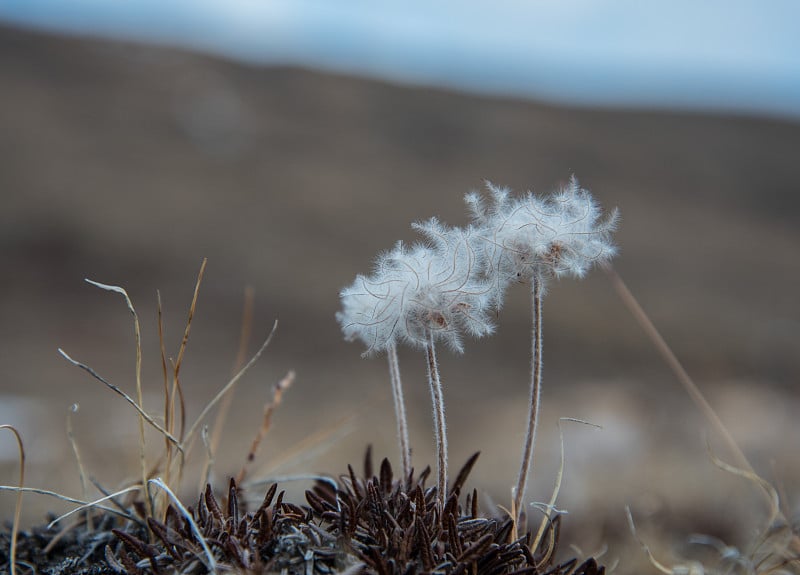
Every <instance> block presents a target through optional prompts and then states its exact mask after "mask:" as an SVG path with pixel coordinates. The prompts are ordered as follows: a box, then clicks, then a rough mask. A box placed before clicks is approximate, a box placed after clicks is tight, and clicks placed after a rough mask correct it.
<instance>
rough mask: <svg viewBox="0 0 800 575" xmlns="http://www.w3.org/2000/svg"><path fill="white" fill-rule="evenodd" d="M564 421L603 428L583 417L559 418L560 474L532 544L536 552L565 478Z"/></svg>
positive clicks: (532, 549) (533, 551)
mask: <svg viewBox="0 0 800 575" xmlns="http://www.w3.org/2000/svg"><path fill="white" fill-rule="evenodd" d="M562 421H571V422H573V423H582V424H583V425H588V426H590V427H596V428H598V429H602V427H600V426H599V425H597V424H595V423H590V422H588V421H584V420H583V419H575V418H573V417H560V418H559V419H558V423H557V425H558V437H559V440H560V442H561V461H560V463H559V465H558V474H557V475H556V484H555V487H554V488H553V494H552V496H551V497H550V502H549V503H548V504H547V507H546V508H545V511H544V517H542V522H541V523H540V524H539V530H538V531H537V532H536V537H535V538H534V540H533V543H532V544H531V546H530V549H531V552H532V553H535V552H536V550H537V549H538V548H539V544H540V543H541V542H542V538H543V537H544V531H545V529H547V525H548V524H549V523H550V517H551V515H552V514H553V510H555V508H556V500H557V499H558V494H559V492H560V491H561V481H562V480H563V479H564V464H565V462H566V457H565V451H564V430H563V429H562V427H561V422H562Z"/></svg>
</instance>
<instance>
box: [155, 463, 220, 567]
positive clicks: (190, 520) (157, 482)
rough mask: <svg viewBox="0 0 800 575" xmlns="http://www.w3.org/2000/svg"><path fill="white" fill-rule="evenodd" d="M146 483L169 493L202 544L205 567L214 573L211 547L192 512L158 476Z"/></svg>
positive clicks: (215, 562)
mask: <svg viewBox="0 0 800 575" xmlns="http://www.w3.org/2000/svg"><path fill="white" fill-rule="evenodd" d="M148 483H152V484H154V485H156V486H158V487H160V488H161V489H163V490H164V491H165V492H166V493H167V495H169V498H170V499H172V502H173V503H174V504H175V507H177V508H178V510H179V511H180V512H181V514H182V515H183V516H184V517H185V518H186V521H187V522H188V523H189V526H190V528H191V529H192V532H193V533H194V536H195V538H196V539H197V541H198V542H199V543H200V545H201V546H202V548H203V552H204V553H205V555H206V559H207V560H208V561H207V563H206V567H207V568H208V570H209V572H210V573H213V574H216V573H217V561H216V559H214V555H213V554H212V553H211V549H209V547H208V544H207V543H206V540H205V538H204V537H203V534H202V533H201V532H200V528H199V527H198V525H197V523H195V520H194V518H193V517H192V514H191V513H189V511H188V510H187V509H186V507H184V506H183V503H181V501H180V499H178V498H177V496H176V495H175V494H174V493H173V492H172V490H171V489H170V488H169V487H167V485H166V484H165V483H164V482H163V481H162V480H161V479H160V478H156V479H151V480H150V481H149V482H148Z"/></svg>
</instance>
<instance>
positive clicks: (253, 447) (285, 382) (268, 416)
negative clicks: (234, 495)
mask: <svg viewBox="0 0 800 575" xmlns="http://www.w3.org/2000/svg"><path fill="white" fill-rule="evenodd" d="M294 378H295V373H294V371H290V372H289V373H287V374H286V375H285V376H284V377H283V379H281V380H280V381H279V382H278V383H277V385H275V386H274V387H273V388H272V401H270V402H269V403H267V404H266V405H265V406H264V417H263V419H262V421H261V427H260V428H259V429H258V432H257V433H256V436H255V437H254V438H253V442H252V443H251V444H250V450H249V451H248V452H247V457H246V458H245V462H244V464H243V465H242V468H241V469H240V470H239V474H238V475H237V476H236V483H241V482H242V481H243V480H244V477H245V474H246V473H247V468H248V466H249V465H250V464H251V463H252V462H253V461H254V460H255V458H256V453H258V448H259V446H260V445H261V442H262V441H263V439H264V437H265V436H266V435H267V432H269V428H270V426H271V425H272V414H273V413H275V410H276V409H277V408H278V407H279V406H280V404H281V401H282V400H283V392H284V391H286V390H287V389H289V388H290V387H291V386H292V383H294ZM227 397H229V396H227Z"/></svg>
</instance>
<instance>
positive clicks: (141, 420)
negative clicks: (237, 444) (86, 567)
mask: <svg viewBox="0 0 800 575" xmlns="http://www.w3.org/2000/svg"><path fill="white" fill-rule="evenodd" d="M85 281H86V283H89V284H91V285H93V286H95V287H98V288H100V289H102V290H106V291H111V292H116V293H118V294H120V295H122V297H124V298H125V304H126V305H127V306H128V311H130V312H131V315H132V316H133V333H134V335H135V336H136V400H137V403H138V404H139V407H140V408H141V409H142V411H144V398H143V394H142V331H141V329H140V327H139V315H138V314H137V313H136V309H135V308H134V307H133V302H132V301H131V298H130V297H129V296H128V292H126V291H125V290H124V289H123V288H121V287H119V286H114V285H108V284H103V283H100V282H96V281H93V280H90V279H89V278H85ZM139 465H140V468H141V472H142V485H144V484H145V483H146V482H147V461H146V458H145V438H144V418H143V417H142V415H141V413H140V414H139ZM144 502H145V505H146V506H147V514H148V515H152V514H153V502H152V501H150V498H149V497H148V496H147V493H145V497H144Z"/></svg>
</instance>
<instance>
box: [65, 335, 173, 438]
mask: <svg viewBox="0 0 800 575" xmlns="http://www.w3.org/2000/svg"><path fill="white" fill-rule="evenodd" d="M58 353H60V354H61V355H62V357H63V358H64V359H66V360H67V361H68V362H70V363H71V364H72V365H74V366H75V367H79V368H81V369H82V370H84V371H85V372H86V373H88V374H89V375H91V376H92V377H93V378H95V379H96V380H97V381H99V382H100V383H102V384H103V385H105V386H106V387H108V389H110V390H111V391H113V392H114V393H116V394H118V395H119V396H121V397H122V398H123V399H124V400H125V401H127V402H128V403H129V404H130V405H131V406H132V407H133V408H134V409H135V410H136V411H137V412H138V413H139V415H141V416H142V417H143V418H144V420H145V421H146V422H147V423H149V424H150V425H152V426H153V427H154V428H155V429H156V430H157V431H158V432H159V433H161V434H162V435H164V437H166V438H167V439H169V440H170V441H171V442H172V443H173V445H175V447H176V449H177V450H178V451H180V452H181V453H183V446H181V444H180V442H179V441H178V440H177V439H176V438H175V437H174V436H173V435H172V434H171V433H170V432H169V431H167V430H166V429H164V428H163V427H161V426H160V425H159V424H158V423H157V422H156V421H155V420H154V419H153V418H152V417H150V415H148V414H147V412H146V411H145V410H144V409H142V408H141V407H139V405H138V404H137V403H136V401H134V400H133V398H132V397H131V396H129V395H128V394H127V393H125V392H124V391H122V390H121V389H120V388H119V387H117V386H116V385H114V384H113V383H110V382H108V381H106V380H105V379H103V378H102V377H101V376H100V375H99V374H98V373H97V372H96V371H95V370H93V369H92V368H91V367H89V366H88V365H85V364H83V363H81V362H79V361H76V360H74V359H72V358H71V357H70V356H69V355H67V352H65V351H64V350H63V349H61V348H58Z"/></svg>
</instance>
